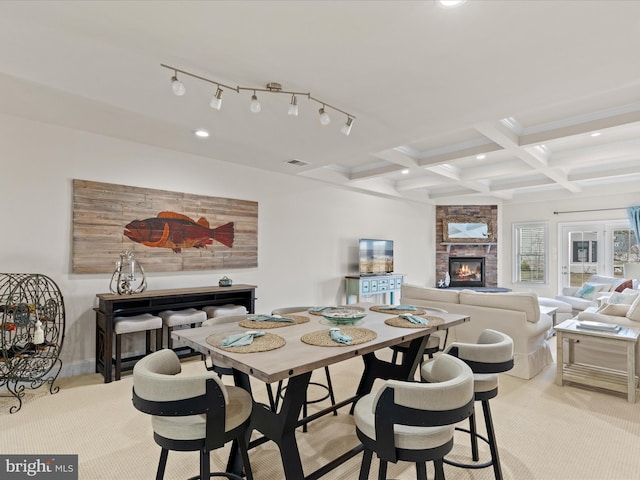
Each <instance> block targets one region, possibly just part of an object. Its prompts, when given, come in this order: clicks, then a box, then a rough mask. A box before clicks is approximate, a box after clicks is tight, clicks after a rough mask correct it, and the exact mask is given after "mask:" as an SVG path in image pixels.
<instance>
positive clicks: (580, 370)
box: [554, 319, 640, 403]
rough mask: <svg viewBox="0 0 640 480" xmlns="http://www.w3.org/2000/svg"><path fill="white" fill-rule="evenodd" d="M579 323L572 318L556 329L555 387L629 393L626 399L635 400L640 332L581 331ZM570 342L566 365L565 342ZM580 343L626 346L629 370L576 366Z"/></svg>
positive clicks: (631, 330) (628, 330)
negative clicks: (567, 385) (569, 385)
mask: <svg viewBox="0 0 640 480" xmlns="http://www.w3.org/2000/svg"><path fill="white" fill-rule="evenodd" d="M579 323H580V322H578V321H577V320H574V319H570V320H565V321H564V322H562V323H560V324H559V325H556V326H555V327H554V329H555V331H556V334H557V337H556V342H557V357H556V364H557V372H556V384H557V385H563V383H564V382H565V381H568V382H573V383H580V384H583V385H589V386H592V387H598V388H603V389H606V390H612V391H615V392H622V393H626V394H627V400H628V401H629V402H631V403H635V401H636V386H637V378H636V358H637V355H638V338H640V329H636V328H629V327H622V329H621V330H619V331H618V332H613V333H611V332H602V331H597V330H586V329H581V328H578V324H579ZM565 338H566V339H567V340H568V342H567V343H568V348H569V361H568V363H564V356H563V348H564V339H565ZM581 340H588V341H591V342H597V343H602V344H605V345H610V346H612V347H613V346H615V347H621V346H623V347H626V349H627V370H626V371H619V370H612V369H610V368H604V367H600V366H597V365H586V364H582V363H575V361H574V351H575V344H576V343H578V342H580V341H581Z"/></svg>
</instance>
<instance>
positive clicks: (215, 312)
mask: <svg viewBox="0 0 640 480" xmlns="http://www.w3.org/2000/svg"><path fill="white" fill-rule="evenodd" d="M202 310H203V311H204V312H206V313H207V318H216V317H225V316H227V315H245V314H246V313H247V308H246V307H245V306H244V305H234V304H232V303H228V304H227V305H209V306H207V307H202Z"/></svg>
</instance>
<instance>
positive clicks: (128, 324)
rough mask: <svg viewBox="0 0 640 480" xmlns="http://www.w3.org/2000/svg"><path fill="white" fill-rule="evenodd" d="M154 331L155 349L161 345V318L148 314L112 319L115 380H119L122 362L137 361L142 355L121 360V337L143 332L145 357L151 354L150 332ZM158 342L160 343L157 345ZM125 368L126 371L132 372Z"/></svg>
mask: <svg viewBox="0 0 640 480" xmlns="http://www.w3.org/2000/svg"><path fill="white" fill-rule="evenodd" d="M152 330H155V331H156V348H158V345H160V346H161V345H162V318H160V317H157V316H155V315H151V314H150V313H143V314H140V315H132V316H130V317H114V319H113V332H114V333H115V334H116V358H115V359H114V360H113V362H114V363H115V366H116V375H115V379H116V380H120V374H121V372H122V362H129V361H137V360H140V359H141V358H142V357H144V355H138V356H133V357H126V358H122V335H125V334H127V333H133V332H145V337H146V343H145V352H146V353H145V355H148V354H150V353H151V331H152ZM158 342H160V343H158ZM132 369H133V366H132V367H131V368H126V370H132Z"/></svg>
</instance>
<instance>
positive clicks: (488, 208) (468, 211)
mask: <svg viewBox="0 0 640 480" xmlns="http://www.w3.org/2000/svg"><path fill="white" fill-rule="evenodd" d="M451 216H470V217H471V216H474V217H490V218H491V219H492V220H493V224H494V225H498V206H497V205H438V206H436V221H435V223H436V224H435V231H436V284H437V282H438V280H442V279H444V277H445V275H446V273H447V272H448V271H449V257H484V273H485V285H484V286H485V287H497V286H498V252H497V250H498V248H499V246H500V241H499V238H498V232H497V228H496V231H495V236H494V242H496V243H497V245H494V246H492V247H491V248H490V249H489V251H487V246H486V245H483V244H481V243H479V244H471V243H469V244H467V243H460V244H453V245H449V246H447V245H442V242H443V236H442V223H443V222H442V221H443V219H445V218H446V217H451ZM447 249H448V250H449V251H447ZM434 286H436V285H434Z"/></svg>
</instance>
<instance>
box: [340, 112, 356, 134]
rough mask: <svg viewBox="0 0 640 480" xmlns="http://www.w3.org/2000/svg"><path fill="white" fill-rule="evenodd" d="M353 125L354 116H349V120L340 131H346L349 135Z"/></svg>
mask: <svg viewBox="0 0 640 480" xmlns="http://www.w3.org/2000/svg"><path fill="white" fill-rule="evenodd" d="M352 125H353V118H351V117H347V121H346V122H345V124H344V125H343V126H342V128H341V129H340V131H341V132H342V133H344V134H345V135H346V136H347V137H348V136H349V134H350V133H351V127H352Z"/></svg>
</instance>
